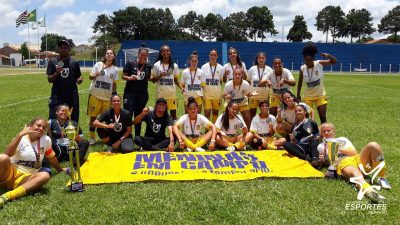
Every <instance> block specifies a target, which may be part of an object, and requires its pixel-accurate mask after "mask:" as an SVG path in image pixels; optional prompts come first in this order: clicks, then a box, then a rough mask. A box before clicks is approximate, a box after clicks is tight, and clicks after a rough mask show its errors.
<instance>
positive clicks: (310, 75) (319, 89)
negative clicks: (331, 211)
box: [297, 44, 337, 123]
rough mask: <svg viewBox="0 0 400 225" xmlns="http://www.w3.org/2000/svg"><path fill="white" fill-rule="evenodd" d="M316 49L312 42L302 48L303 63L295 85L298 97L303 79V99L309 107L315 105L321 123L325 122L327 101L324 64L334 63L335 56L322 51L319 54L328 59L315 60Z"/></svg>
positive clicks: (298, 96)
mask: <svg viewBox="0 0 400 225" xmlns="http://www.w3.org/2000/svg"><path fill="white" fill-rule="evenodd" d="M317 52H318V49H317V46H315V45H314V44H308V45H306V46H305V47H304V49H303V59H304V63H305V64H304V65H302V66H301V68H300V75H299V85H298V86H297V98H298V99H300V92H301V86H302V84H303V79H304V81H305V83H306V85H307V87H306V89H305V90H304V99H303V101H304V102H305V103H306V104H307V105H309V106H310V107H311V108H313V107H314V105H316V106H317V110H318V114H319V118H320V120H321V123H325V122H326V121H327V120H326V110H327V104H328V101H327V99H326V93H325V88H324V71H323V67H324V66H330V65H332V64H335V63H336V61H337V60H336V58H335V57H334V56H332V55H330V54H328V53H322V54H321V56H322V57H324V58H328V59H329V60H316V61H315V54H317Z"/></svg>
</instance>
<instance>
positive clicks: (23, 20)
mask: <svg viewBox="0 0 400 225" xmlns="http://www.w3.org/2000/svg"><path fill="white" fill-rule="evenodd" d="M15 22H16V25H17V27H19V25H20V24H26V23H27V22H28V12H27V11H26V10H25V11H24V12H23V13H21V15H19V16H18V18H17V20H16V21H15Z"/></svg>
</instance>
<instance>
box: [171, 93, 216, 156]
mask: <svg viewBox="0 0 400 225" xmlns="http://www.w3.org/2000/svg"><path fill="white" fill-rule="evenodd" d="M187 108H188V114H185V115H183V116H181V117H180V118H179V120H178V121H176V122H175V124H174V127H173V129H174V133H175V136H176V137H177V139H178V141H179V148H181V149H184V148H185V147H187V150H188V151H189V152H192V151H196V152H204V151H205V149H204V148H203V146H204V145H206V144H207V143H208V142H210V145H209V146H208V149H209V150H214V149H215V136H216V135H217V130H216V128H215V126H214V124H212V123H211V122H210V121H209V120H208V119H207V118H206V117H205V116H203V115H201V114H198V113H197V110H198V105H197V102H196V100H195V99H194V97H189V98H188V105H187ZM180 129H183V131H181V130H180ZM204 129H207V130H208V132H206V133H205V134H202V133H203V130H204ZM210 140H211V141H210Z"/></svg>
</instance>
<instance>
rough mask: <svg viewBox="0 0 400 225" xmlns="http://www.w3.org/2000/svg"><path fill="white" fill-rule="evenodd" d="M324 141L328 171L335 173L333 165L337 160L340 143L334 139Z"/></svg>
mask: <svg viewBox="0 0 400 225" xmlns="http://www.w3.org/2000/svg"><path fill="white" fill-rule="evenodd" d="M325 141H326V145H327V154H328V161H329V167H328V171H336V167H335V166H334V165H333V164H334V162H335V160H336V159H337V158H338V152H339V145H340V142H339V141H338V140H337V139H335V138H327V139H326V140H325Z"/></svg>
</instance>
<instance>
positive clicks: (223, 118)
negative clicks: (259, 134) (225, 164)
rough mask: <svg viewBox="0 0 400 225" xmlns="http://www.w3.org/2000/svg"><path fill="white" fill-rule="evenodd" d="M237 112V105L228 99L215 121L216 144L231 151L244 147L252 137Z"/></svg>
mask: <svg viewBox="0 0 400 225" xmlns="http://www.w3.org/2000/svg"><path fill="white" fill-rule="evenodd" d="M238 112H239V105H238V104H237V103H236V102H234V101H230V102H229V103H228V105H227V106H226V108H225V112H224V113H223V114H221V115H220V116H219V117H218V119H217V121H216V122H215V127H216V128H217V130H218V133H217V134H218V135H217V139H216V141H217V145H218V146H220V147H222V148H226V150H228V151H231V152H233V151H237V150H243V149H245V145H246V144H249V143H250V141H251V139H252V137H253V135H252V134H251V133H250V132H248V129H247V126H246V124H245V122H244V121H243V118H242V117H241V116H240V115H238Z"/></svg>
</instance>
